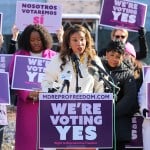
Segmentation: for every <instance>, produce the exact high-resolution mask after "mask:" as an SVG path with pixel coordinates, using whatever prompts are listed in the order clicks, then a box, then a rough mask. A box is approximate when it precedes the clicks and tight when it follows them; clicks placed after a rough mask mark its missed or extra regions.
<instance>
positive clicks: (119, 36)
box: [115, 35, 126, 39]
mask: <svg viewBox="0 0 150 150" xmlns="http://www.w3.org/2000/svg"><path fill="white" fill-rule="evenodd" d="M125 37H126V36H125V35H115V38H116V39H120V38H122V39H124V38H125Z"/></svg>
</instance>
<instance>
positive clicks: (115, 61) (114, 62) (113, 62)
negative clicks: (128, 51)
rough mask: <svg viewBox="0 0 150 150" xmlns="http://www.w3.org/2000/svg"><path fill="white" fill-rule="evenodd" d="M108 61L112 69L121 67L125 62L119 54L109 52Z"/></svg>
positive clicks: (107, 54)
mask: <svg viewBox="0 0 150 150" xmlns="http://www.w3.org/2000/svg"><path fill="white" fill-rule="evenodd" d="M106 59H107V61H108V65H109V66H110V67H112V68H116V67H118V66H120V64H121V62H122V61H123V55H122V54H120V53H118V52H114V51H109V52H106Z"/></svg>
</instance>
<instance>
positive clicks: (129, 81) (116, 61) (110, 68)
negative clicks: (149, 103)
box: [102, 41, 138, 150]
mask: <svg viewBox="0 0 150 150" xmlns="http://www.w3.org/2000/svg"><path fill="white" fill-rule="evenodd" d="M124 50H125V44H124V43H123V42H121V41H111V42H110V43H109V45H108V47H107V49H106V57H105V58H103V59H102V63H103V65H104V68H105V69H106V71H107V73H108V75H109V80H111V81H113V83H114V84H115V85H116V86H117V87H118V89H119V90H118V89H115V88H114V87H112V89H109V88H108V87H107V86H105V92H113V94H114V101H115V103H114V109H115V112H114V113H115V115H114V118H115V130H114V133H115V134H114V135H116V136H115V139H114V142H115V143H114V147H116V150H125V145H126V144H127V143H128V142H130V140H131V127H132V123H131V118H132V116H133V114H134V113H135V111H136V110H137V106H138V102H137V99H136V97H137V89H136V82H135V79H134V76H133V74H132V73H131V71H130V70H129V69H128V68H127V66H126V65H125V64H124V63H123V59H124V58H123V57H124ZM131 89H132V90H131ZM114 149H115V148H114Z"/></svg>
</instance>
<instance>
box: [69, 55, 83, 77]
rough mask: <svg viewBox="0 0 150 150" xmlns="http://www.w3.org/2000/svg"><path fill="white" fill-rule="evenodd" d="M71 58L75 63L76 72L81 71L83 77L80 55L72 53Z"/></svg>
mask: <svg viewBox="0 0 150 150" xmlns="http://www.w3.org/2000/svg"><path fill="white" fill-rule="evenodd" d="M71 60H72V61H73V62H74V63H75V68H76V72H77V73H79V76H80V78H83V76H82V74H81V70H80V67H79V66H80V59H79V57H78V56H77V55H76V54H74V53H72V54H71Z"/></svg>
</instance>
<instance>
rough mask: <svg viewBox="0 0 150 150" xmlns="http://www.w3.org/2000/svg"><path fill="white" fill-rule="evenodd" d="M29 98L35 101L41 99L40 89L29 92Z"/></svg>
mask: <svg viewBox="0 0 150 150" xmlns="http://www.w3.org/2000/svg"><path fill="white" fill-rule="evenodd" d="M29 98H30V99H31V100H32V101H34V102H36V101H38V100H39V91H31V92H30V93H29Z"/></svg>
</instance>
